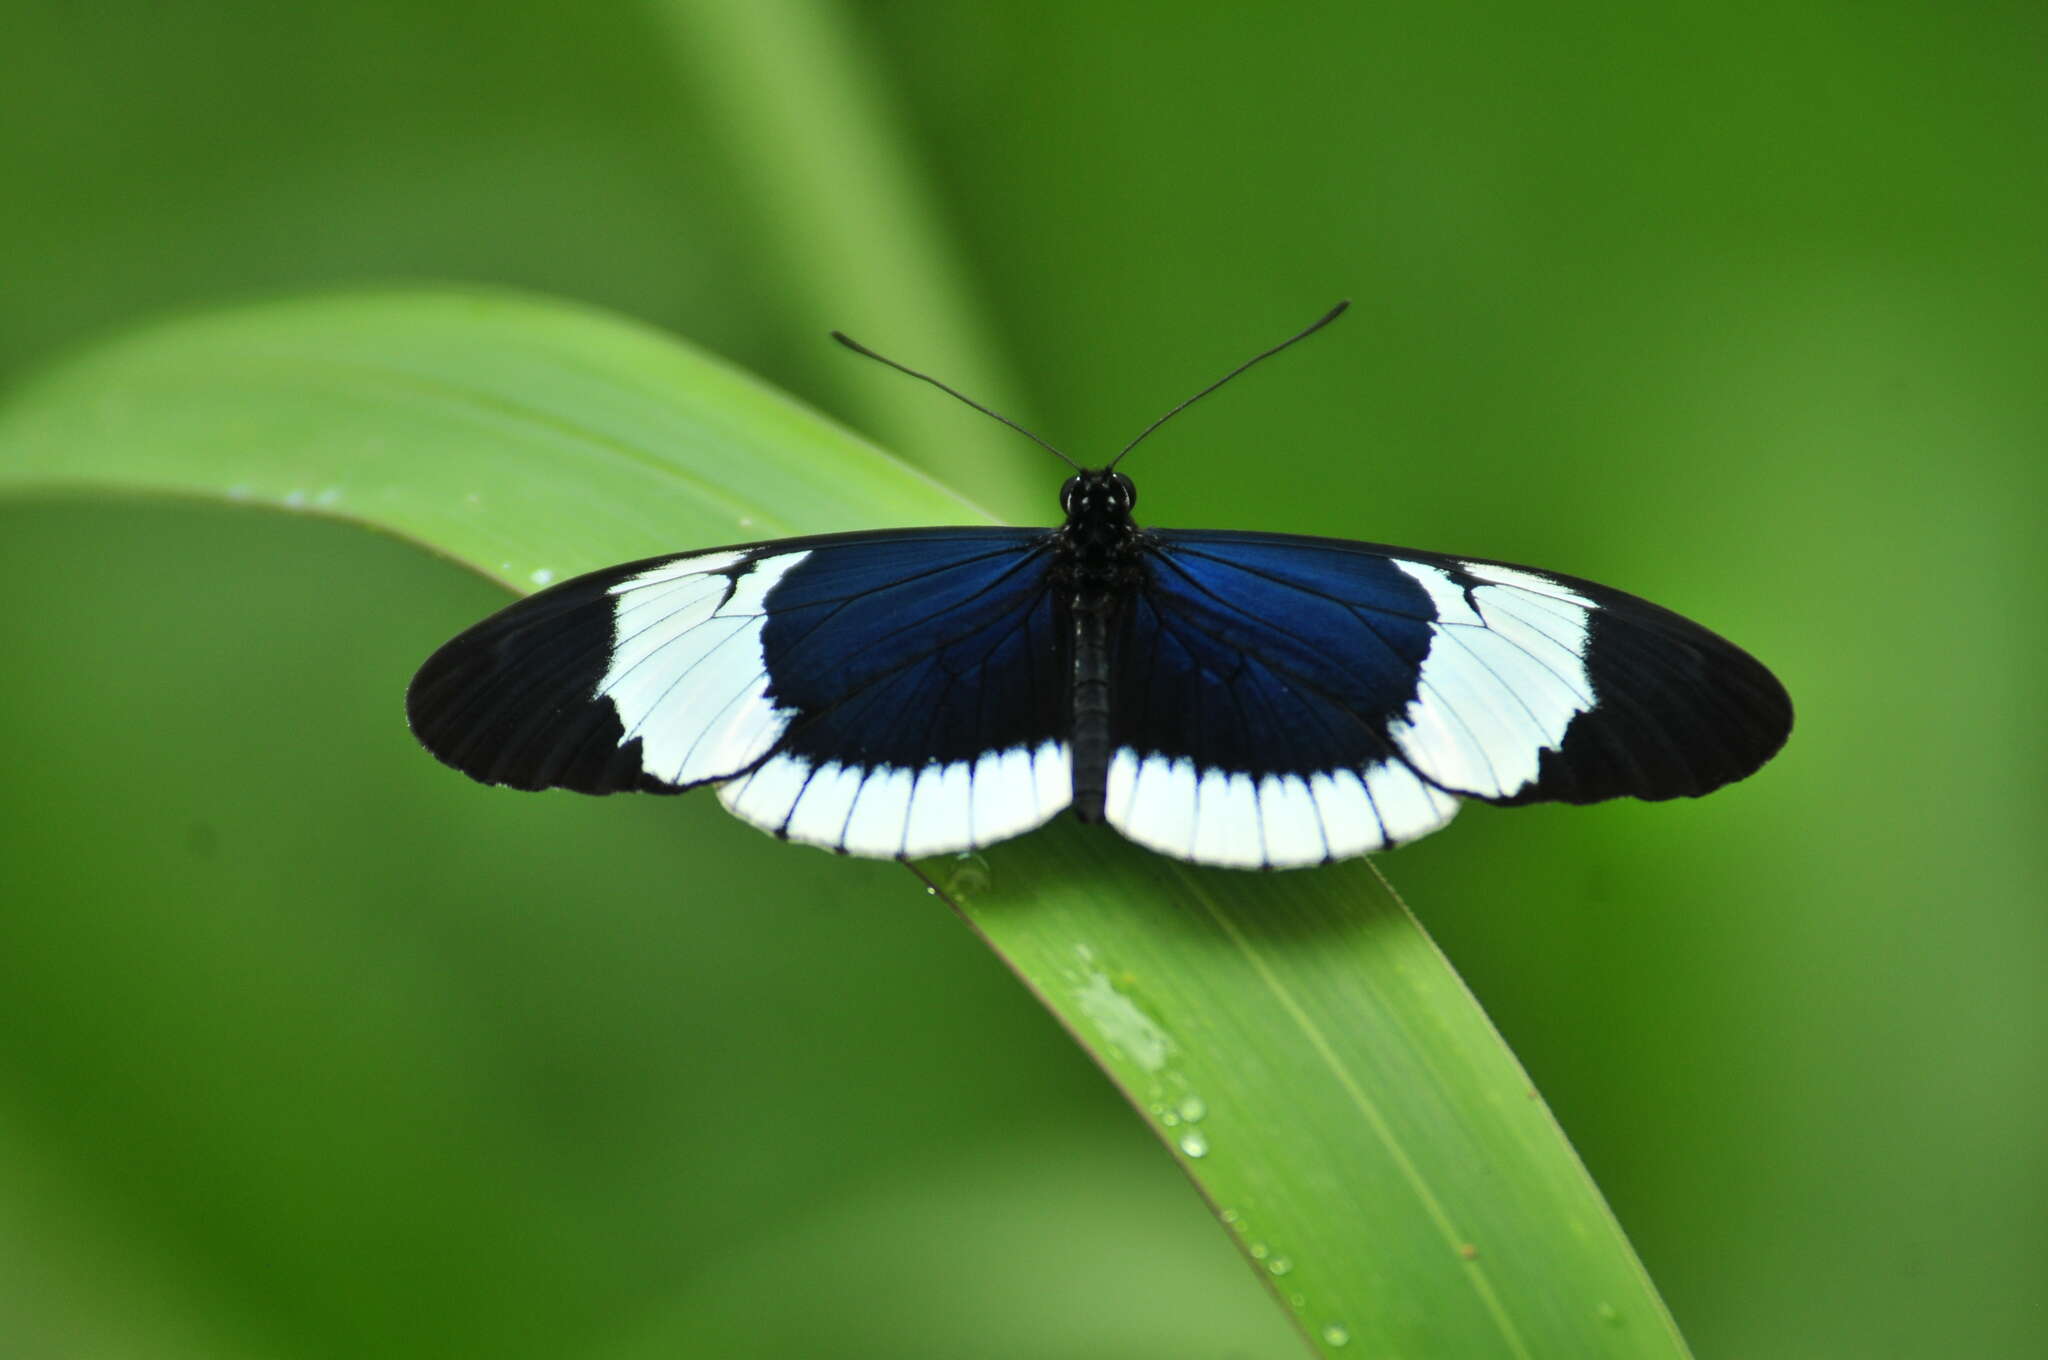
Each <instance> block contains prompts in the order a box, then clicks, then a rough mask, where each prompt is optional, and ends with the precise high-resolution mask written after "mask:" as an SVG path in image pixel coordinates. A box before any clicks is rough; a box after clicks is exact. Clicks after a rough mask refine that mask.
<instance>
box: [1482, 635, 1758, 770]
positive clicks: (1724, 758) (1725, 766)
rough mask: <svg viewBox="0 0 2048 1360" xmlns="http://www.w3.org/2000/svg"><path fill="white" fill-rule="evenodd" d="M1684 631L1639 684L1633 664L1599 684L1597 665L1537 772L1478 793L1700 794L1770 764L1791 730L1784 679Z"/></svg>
mask: <svg viewBox="0 0 2048 1360" xmlns="http://www.w3.org/2000/svg"><path fill="white" fill-rule="evenodd" d="M1660 612H1662V611H1660ZM1671 617H1673V618H1677V616H1675V615H1674V616H1671ZM1680 622H1684V621H1683V620H1680ZM1684 640H1685V644H1686V645H1685V646H1683V647H1682V648H1675V649H1672V650H1670V651H1668V652H1665V653H1663V655H1664V656H1665V658H1666V659H1667V660H1672V661H1674V664H1672V665H1671V666H1670V667H1669V669H1668V670H1667V671H1666V672H1665V673H1663V674H1661V675H1659V676H1658V677H1657V680H1658V681H1659V683H1656V684H1647V685H1646V684H1644V683H1643V679H1644V677H1643V676H1642V674H1640V673H1637V674H1634V675H1631V676H1630V677H1629V682H1628V683H1627V684H1621V683H1615V682H1613V681H1610V682H1609V683H1607V684H1605V685H1603V684H1601V683H1600V681H1601V676H1600V674H1599V672H1598V670H1596V671H1595V673H1594V693H1595V695H1596V697H1597V699H1598V702H1597V703H1596V704H1595V706H1594V707H1593V708H1592V709H1590V710H1588V711H1587V712H1585V713H1583V714H1581V715H1580V716H1579V717H1578V718H1577V719H1576V720H1575V721H1574V722H1573V723H1572V725H1571V727H1570V729H1568V730H1567V732H1566V733H1565V739H1564V742H1563V744H1562V745H1561V746H1560V747H1558V748H1556V749H1554V750H1548V751H1545V752H1544V753H1543V756H1542V759H1541V761H1540V764H1539V767H1538V772H1537V777H1536V779H1535V780H1534V781H1533V782H1532V783H1531V784H1529V785H1528V786H1527V787H1525V788H1523V789H1521V790H1520V791H1518V792H1517V793H1515V794H1513V795H1511V796H1509V797H1506V798H1495V799H1486V800H1484V801H1487V802H1493V803H1498V804H1500V805H1502V806H1521V805H1524V804H1528V803H1574V804H1585V803H1599V802H1605V801H1607V800H1609V799H1613V798H1638V799H1642V800H1643V801H1645V802H1664V801H1666V800H1668V799H1673V798H1700V797H1704V796H1705V795H1707V794H1709V793H1713V792H1714V791H1715V790H1717V789H1722V788H1726V787H1727V786H1728V785H1730V784H1734V783H1738V782H1740V781H1741V780H1744V779H1747V778H1749V777H1750V776H1751V775H1753V774H1755V773H1757V771H1759V770H1761V769H1762V768H1763V767H1764V766H1765V765H1767V764H1769V763H1770V762H1771V761H1772V760H1773V759H1774V758H1776V756H1777V755H1778V753H1779V752H1780V751H1782V750H1784V748H1785V745H1786V743H1787V742H1788V741H1789V740H1790V738H1791V735H1792V727H1793V717H1794V714H1793V707H1792V697H1791V695H1790V694H1788V693H1787V692H1786V690H1785V687H1784V685H1783V683H1782V682H1780V681H1779V679H1778V677H1777V676H1776V675H1774V674H1773V673H1772V672H1771V671H1770V669H1769V668H1768V667H1766V666H1765V665H1764V664H1763V663H1762V662H1760V661H1758V660H1757V659H1756V658H1755V657H1753V656H1751V655H1750V654H1749V653H1748V652H1746V651H1744V650H1742V649H1741V648H1740V647H1737V646H1736V645H1735V644H1734V643H1732V642H1729V641H1727V640H1726V639H1724V638H1722V637H1720V636H1718V635H1716V634H1714V633H1710V632H1708V631H1707V630H1706V629H1704V628H1701V627H1699V626H1698V625H1697V624H1691V623H1686V624H1685V639H1684ZM1668 641H1669V639H1667V644H1668ZM1596 655H1597V653H1596Z"/></svg>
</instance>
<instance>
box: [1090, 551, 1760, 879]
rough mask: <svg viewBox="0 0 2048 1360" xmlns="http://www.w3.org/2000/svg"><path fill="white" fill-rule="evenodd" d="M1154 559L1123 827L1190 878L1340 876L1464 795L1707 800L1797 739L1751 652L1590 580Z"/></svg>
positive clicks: (1128, 683)
mask: <svg viewBox="0 0 2048 1360" xmlns="http://www.w3.org/2000/svg"><path fill="white" fill-rule="evenodd" d="M1144 541H1145V544H1146V548H1145V551H1144V552H1143V554H1142V557H1141V561H1142V562H1143V564H1144V565H1143V570H1142V572H1141V577H1142V580H1141V582H1140V583H1139V584H1138V586H1137V587H1136V588H1135V590H1134V592H1133V595H1132V599H1131V601H1130V604H1129V606H1128V608H1127V612H1126V614H1125V616H1124V622H1123V629H1122V634H1121V636H1120V638H1119V641H1118V646H1117V649H1116V650H1117V662H1116V673H1115V677H1114V679H1113V682H1112V690H1113V692H1114V693H1115V695H1116V704H1115V708H1114V714H1113V718H1112V731H1111V746H1112V757H1111V767H1110V778H1109V785H1108V787H1109V792H1108V798H1107V801H1106V803H1105V807H1104V815H1105V817H1106V819H1107V820H1108V821H1109V822H1110V823H1111V824H1112V825H1114V826H1116V827H1117V828H1118V829H1119V830H1120V831H1122V832H1123V833H1124V834H1126V835H1128V836H1130V837H1131V838H1132V839H1134V840H1136V841H1139V842H1140V843H1141V844H1144V845H1147V846H1150V847H1152V848H1154V849H1158V850H1161V851H1163V852H1165V853H1168V854H1172V855H1176V856H1179V857H1181V858H1186V859H1192V860H1196V861H1198V862H1203V863H1211V864H1228V865H1239V866H1263V867H1283V866H1289V865H1301V864H1313V863H1317V862H1320V861H1323V860H1326V859H1337V858H1343V857H1345V856H1349V855H1355V854H1360V853H1364V852H1367V851H1370V850H1375V849H1380V848H1384V847H1386V846H1389V845H1396V844H1400V843H1402V842H1404V841H1408V840H1413V839H1415V838H1416V837H1418V836H1421V835H1424V834H1426V833H1427V832H1429V831H1432V830H1435V829H1436V828H1437V827H1439V826H1441V825H1443V824H1444V823H1445V822H1446V821H1448V820H1449V819H1450V818H1451V816H1452V815H1453V814H1454V812H1455V811H1456V806H1457V798H1458V797H1461V796H1462V797H1475V798H1480V799H1484V800H1486V801H1489V802H1497V803H1526V802H1539V801H1566V802H1590V801H1594V800H1597V799H1602V798H1612V797H1618V796H1622V795H1633V796H1636V797H1639V798H1670V797H1675V796H1678V795H1681V794H1699V793H1704V792H1707V791H1708V790H1710V789H1712V788H1716V787H1719V786H1720V785H1721V784H1724V783H1726V782H1728V781H1729V780H1732V779H1736V778H1740V777H1742V776H1743V775H1745V774H1748V773H1749V772H1750V771H1752V770H1754V769H1755V768H1756V766H1757V765H1759V764H1761V763H1762V762H1763V760H1765V759H1767V758H1768V757H1769V755H1770V754H1771V753H1772V752H1773V751H1775V750H1776V749H1777V747H1778V745H1779V744H1780V743H1782V741H1783V740H1784V736H1785V733H1786V731H1787V730H1788V729H1789V726H1790V721H1791V709H1790V704H1789V701H1787V700H1786V698H1785V695H1784V691H1783V690H1782V688H1780V687H1779V686H1778V684H1777V682H1776V680H1775V679H1773V678H1772V677H1771V676H1770V674H1769V672H1767V671H1765V670H1764V668H1763V667H1762V666H1760V665H1759V664H1758V663H1757V662H1755V661H1754V660H1753V659H1751V658H1750V657H1749V656H1748V655H1747V654H1746V653H1744V652H1742V651H1740V650H1739V649H1737V648H1736V647H1734V646H1733V645H1731V644H1729V643H1727V642H1725V641H1723V640H1722V639H1721V638H1719V637H1716V636H1715V635H1714V634H1712V633H1709V632H1708V631H1707V630H1705V629H1703V628H1700V627H1699V626H1698V625H1696V624H1692V623H1690V622H1688V621H1686V620H1684V619H1682V618H1679V617H1678V616H1677V615H1675V614H1672V613H1670V612H1669V611H1666V610H1663V609H1660V608H1658V607H1657V606H1655V605H1651V604H1649V603H1647V602H1645V601H1642V600H1639V599H1636V598H1635V597H1634V596H1630V595H1625V594H1623V593H1621V592H1619V591H1613V590H1609V589H1607V588H1605V587H1602V586H1597V585H1594V584H1592V583H1590V582H1586V581H1580V580H1577V579H1575V578H1571V577H1564V576H1558V575H1554V574H1551V573H1547V572H1538V571H1534V570H1532V569H1530V568H1525V567H1515V566H1511V565H1508V564H1505V563H1498V562H1490V561H1482V560H1478V559H1460V558H1452V557H1445V556H1441V555H1435V554H1426V553H1415V552H1409V551H1406V550H1402V549H1392V548H1383V547H1380V546H1378V545H1373V544H1363V543H1350V542H1345V541H1341V540H1328V539H1314V538H1304V537H1295V536H1291V535H1281V534H1259V533H1231V532H1184V531H1170V530H1168V531H1156V532H1153V533H1150V534H1146V535H1144Z"/></svg>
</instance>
